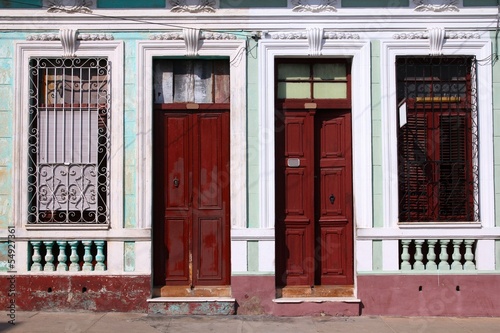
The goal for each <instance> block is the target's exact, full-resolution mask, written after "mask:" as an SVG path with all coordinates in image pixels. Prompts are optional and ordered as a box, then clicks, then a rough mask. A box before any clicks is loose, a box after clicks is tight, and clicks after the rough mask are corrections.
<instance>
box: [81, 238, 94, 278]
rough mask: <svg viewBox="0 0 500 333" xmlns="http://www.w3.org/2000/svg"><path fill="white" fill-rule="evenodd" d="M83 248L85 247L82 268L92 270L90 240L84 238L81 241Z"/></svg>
mask: <svg viewBox="0 0 500 333" xmlns="http://www.w3.org/2000/svg"><path fill="white" fill-rule="evenodd" d="M82 243H83V248H84V249H85V254H84V255H83V269H82V270H84V271H92V270H94V268H93V267H92V254H90V247H91V246H92V241H89V240H86V241H82Z"/></svg>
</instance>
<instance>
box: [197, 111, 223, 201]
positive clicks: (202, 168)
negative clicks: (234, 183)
mask: <svg viewBox="0 0 500 333" xmlns="http://www.w3.org/2000/svg"><path fill="white" fill-rule="evenodd" d="M197 127H198V133H199V135H197V137H196V140H198V147H199V149H198V152H199V158H198V167H197V168H196V172H197V173H198V175H197V180H198V184H197V186H196V187H197V188H198V189H199V192H198V193H195V200H196V201H197V208H198V209H222V200H223V195H222V187H221V186H220V184H219V180H220V179H222V177H221V173H222V172H224V167H223V165H222V153H223V151H222V148H223V142H222V138H221V135H222V117H221V115H220V114H218V115H211V114H208V115H199V116H198V117H197Z"/></svg>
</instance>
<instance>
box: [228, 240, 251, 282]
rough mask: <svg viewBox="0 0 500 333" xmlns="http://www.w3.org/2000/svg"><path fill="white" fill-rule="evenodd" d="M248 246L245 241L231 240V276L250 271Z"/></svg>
mask: <svg viewBox="0 0 500 333" xmlns="http://www.w3.org/2000/svg"><path fill="white" fill-rule="evenodd" d="M247 256H248V246H247V242H246V241H244V240H241V241H240V240H237V241H235V240H231V274H234V273H244V272H247V271H248V259H247Z"/></svg>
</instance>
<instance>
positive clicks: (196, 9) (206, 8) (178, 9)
mask: <svg viewBox="0 0 500 333" xmlns="http://www.w3.org/2000/svg"><path fill="white" fill-rule="evenodd" d="M168 3H169V4H170V6H172V8H171V9H170V11H171V12H174V13H183V12H186V13H215V7H216V6H217V1H216V0H199V1H198V4H197V5H188V4H187V2H186V0H168Z"/></svg>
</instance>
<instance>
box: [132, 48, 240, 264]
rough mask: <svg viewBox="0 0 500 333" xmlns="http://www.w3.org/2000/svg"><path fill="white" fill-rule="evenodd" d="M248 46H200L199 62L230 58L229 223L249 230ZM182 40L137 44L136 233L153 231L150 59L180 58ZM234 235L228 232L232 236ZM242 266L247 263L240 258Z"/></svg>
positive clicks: (151, 71)
mask: <svg viewBox="0 0 500 333" xmlns="http://www.w3.org/2000/svg"><path fill="white" fill-rule="evenodd" d="M245 52H246V41H245V40H204V41H203V44H202V45H201V46H200V48H199V50H198V56H200V57H204V56H205V57H214V56H219V57H221V56H222V57H228V58H229V64H230V89H231V102H230V111H229V119H230V120H229V122H230V141H231V142H230V152H229V155H230V162H229V163H230V220H231V228H232V229H242V228H246V226H247V194H246V193H247V182H246V178H247V173H246V165H247V156H246V155H247V148H246V147H247V145H246V96H247V94H246V76H247V75H246V56H245ZM184 56H186V43H185V41H184V40H150V41H138V42H137V77H138V80H137V84H138V86H137V88H138V89H137V98H138V107H139V109H138V112H137V179H139V180H140V181H137V185H136V186H137V187H136V192H137V207H136V218H137V225H138V227H139V228H151V227H152V212H153V205H152V202H153V187H152V184H153V183H152V182H153V167H152V166H153V145H152V143H153V135H152V133H153V93H152V92H153V59H154V58H155V57H184ZM231 235H232V232H231ZM239 258H240V260H246V258H242V257H241V256H239Z"/></svg>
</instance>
